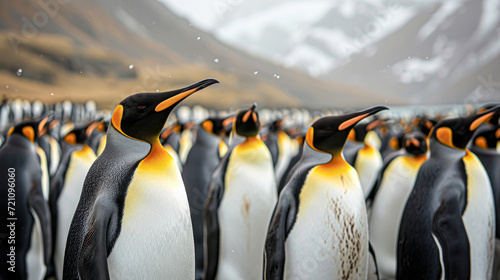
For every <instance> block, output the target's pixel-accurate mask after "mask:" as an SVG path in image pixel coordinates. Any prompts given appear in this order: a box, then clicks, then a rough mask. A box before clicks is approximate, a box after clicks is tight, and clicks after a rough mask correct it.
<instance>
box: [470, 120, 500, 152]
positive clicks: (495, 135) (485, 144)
mask: <svg viewBox="0 0 500 280" xmlns="http://www.w3.org/2000/svg"><path fill="white" fill-rule="evenodd" d="M499 141H500V125H497V126H488V127H485V128H484V129H481V131H478V133H477V134H476V135H474V140H473V143H474V145H475V146H476V147H479V148H481V149H485V150H486V149H496V148H497V145H498V142H499Z"/></svg>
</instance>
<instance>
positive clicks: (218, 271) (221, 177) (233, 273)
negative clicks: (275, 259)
mask: <svg viewBox="0 0 500 280" xmlns="http://www.w3.org/2000/svg"><path fill="white" fill-rule="evenodd" d="M233 127H234V128H233V132H234V133H236V134H237V135H239V136H241V137H244V138H245V140H244V141H243V143H241V144H238V145H236V146H233V147H232V148H231V149H230V150H229V151H228V153H227V154H226V156H225V157H224V158H223V159H222V160H221V162H220V163H219V166H218V167H217V169H216V170H215V172H214V174H213V176H212V180H211V182H210V186H209V192H208V197H207V202H206V206H205V212H204V223H205V230H206V233H205V234H206V237H205V247H206V250H207V251H206V253H205V258H206V262H205V269H204V274H205V277H204V278H205V279H206V280H211V279H260V278H261V277H262V262H263V254H262V252H263V249H264V241H265V238H266V232H267V227H268V225H269V219H270V217H271V213H272V211H273V208H274V207H275V205H276V200H277V194H276V177H275V174H274V167H273V162H272V157H271V153H270V152H269V149H268V148H267V146H266V145H265V144H264V142H263V141H262V140H260V139H259V136H258V135H259V130H260V122H259V117H258V114H257V112H256V111H255V105H254V106H252V107H251V108H250V109H247V110H241V111H239V112H238V114H237V115H236V120H235V121H234V122H233Z"/></svg>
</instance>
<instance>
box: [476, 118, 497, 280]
mask: <svg viewBox="0 0 500 280" xmlns="http://www.w3.org/2000/svg"><path fill="white" fill-rule="evenodd" d="M479 130H481V131H479ZM471 142H472V143H471V145H470V151H471V152H473V153H474V154H475V155H476V156H477V157H478V158H479V160H480V161H481V163H482V164H483V166H484V169H486V172H487V173H488V177H489V178H490V182H491V189H492V190H493V199H494V201H495V226H496V232H495V258H494V266H493V278H492V279H498V278H500V152H499V151H497V146H498V144H499V143H500V125H496V126H493V125H487V126H484V127H480V128H478V133H476V134H475V135H474V138H473V139H472V141H471Z"/></svg>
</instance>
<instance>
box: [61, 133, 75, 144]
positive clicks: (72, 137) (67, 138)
mask: <svg viewBox="0 0 500 280" xmlns="http://www.w3.org/2000/svg"><path fill="white" fill-rule="evenodd" d="M64 141H66V142H68V143H69V144H73V145H76V135H75V134H74V133H69V134H68V135H66V136H64Z"/></svg>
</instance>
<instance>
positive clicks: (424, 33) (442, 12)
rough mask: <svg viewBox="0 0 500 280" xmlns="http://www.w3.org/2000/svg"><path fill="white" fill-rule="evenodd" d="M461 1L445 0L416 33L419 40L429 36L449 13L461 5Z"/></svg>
mask: <svg viewBox="0 0 500 280" xmlns="http://www.w3.org/2000/svg"><path fill="white" fill-rule="evenodd" d="M462 6H463V3H462V2H461V1H445V2H444V3H443V4H442V5H441V7H439V9H438V10H437V11H436V12H435V13H434V14H433V15H432V17H431V19H430V20H429V21H428V22H427V23H426V24H425V25H424V26H422V27H421V28H420V30H419V31H418V33H417V38H418V39H419V40H424V39H425V38H427V37H429V36H430V35H431V34H432V33H434V31H436V29H437V28H438V27H439V25H440V24H441V23H443V22H444V21H445V20H446V19H447V18H448V17H449V16H450V15H452V14H453V13H454V12H455V11H456V10H458V8H460V7H462Z"/></svg>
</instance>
